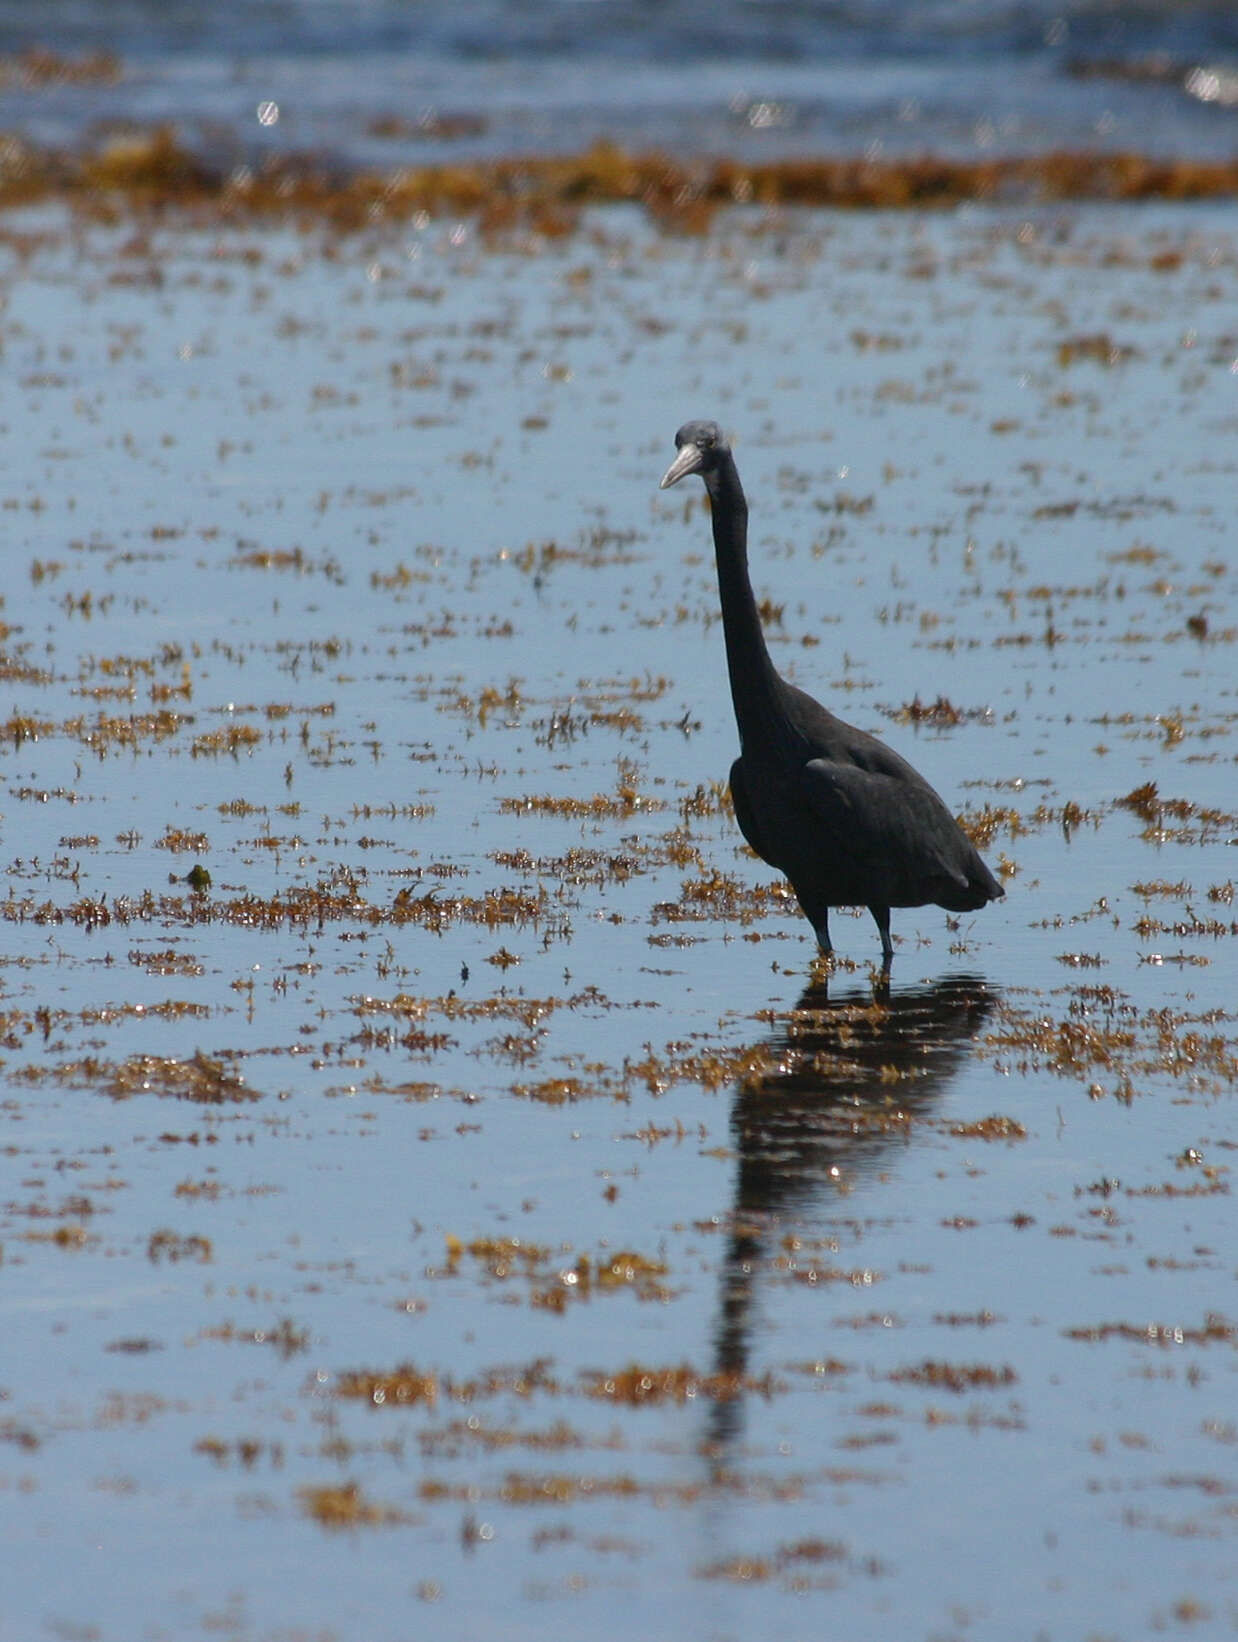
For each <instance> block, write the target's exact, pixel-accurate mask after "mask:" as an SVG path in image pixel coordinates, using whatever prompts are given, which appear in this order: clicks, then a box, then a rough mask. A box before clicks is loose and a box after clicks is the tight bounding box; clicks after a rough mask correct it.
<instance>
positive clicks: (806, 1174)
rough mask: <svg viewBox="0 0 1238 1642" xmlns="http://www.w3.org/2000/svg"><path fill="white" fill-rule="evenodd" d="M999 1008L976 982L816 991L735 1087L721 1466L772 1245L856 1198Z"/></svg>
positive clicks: (722, 1315) (719, 1351)
mask: <svg viewBox="0 0 1238 1642" xmlns="http://www.w3.org/2000/svg"><path fill="white" fill-rule="evenodd" d="M996 1001H997V993H996V991H995V990H994V989H993V988H992V987H990V986H989V985H988V984H987V983H986V982H985V981H983V980H981V979H979V977H977V976H974V975H950V976H945V977H943V978H942V979H940V980H937V981H934V982H932V983H931V984H927V985H923V986H913V987H906V988H900V989H899V990H897V991H892V990H891V989H890V988H889V987H888V986H887V985H886V984H885V983H884V982H880V981H879V982H877V983H876V984H875V985H874V986H873V987H872V988H871V990H869V991H866V992H861V991H859V990H852V991H849V992H847V993H844V994H842V995H841V996H839V997H831V996H830V994H829V982H828V979H826V980H818V981H816V982H814V984H812V985H810V986H809V987H808V988H807V990H806V991H805V992H804V994H803V996H802V997H801V998H800V1000H799V1002H798V1003H797V1004H796V1006H795V1009H794V1011H793V1012H792V1014H791V1015H790V1017H789V1019H787V1020H786V1021H785V1022H784V1023H783V1024H782V1026H781V1028H780V1030H779V1031H778V1032H777V1033H776V1034H775V1035H774V1036H773V1037H772V1038H771V1039H770V1040H769V1042H768V1044H767V1046H766V1049H767V1066H766V1069H765V1070H764V1071H761V1072H758V1073H756V1074H754V1075H752V1076H750V1077H747V1078H745V1079H744V1080H743V1081H741V1083H740V1084H739V1085H738V1086H737V1087H736V1091H735V1103H734V1107H733V1110H732V1113H731V1132H732V1138H733V1144H734V1146H735V1150H736V1153H737V1156H738V1159H739V1172H738V1177H737V1179H736V1185H735V1204H734V1208H733V1211H732V1217H731V1228H730V1233H729V1245H728V1249H727V1254H726V1259H725V1262H724V1265H723V1268H722V1284H721V1296H720V1307H719V1317H718V1324H717V1336H716V1344H715V1354H714V1355H715V1367H716V1371H717V1383H718V1384H720V1385H728V1386H731V1387H733V1388H734V1394H733V1395H730V1396H723V1397H719V1398H718V1399H717V1400H716V1401H715V1402H714V1404H713V1411H712V1416H711V1421H710V1430H709V1437H708V1446H709V1448H710V1450H711V1452H712V1455H713V1457H714V1458H715V1459H721V1458H722V1457H723V1456H724V1454H725V1451H726V1448H727V1446H728V1445H729V1444H730V1442H731V1441H732V1439H733V1438H734V1437H735V1435H736V1434H737V1432H738V1430H739V1428H740V1425H741V1423H742V1387H743V1384H744V1379H745V1376H746V1374H747V1371H748V1358H749V1350H750V1344H751V1334H752V1327H753V1311H754V1305H755V1290H756V1285H757V1282H758V1280H759V1275H760V1271H761V1267H762V1265H763V1263H764V1262H765V1260H766V1259H767V1258H768V1257H769V1254H770V1252H771V1245H772V1244H773V1243H774V1242H775V1241H776V1239H778V1238H779V1237H780V1236H784V1235H785V1234H786V1230H787V1225H788V1221H790V1222H791V1223H792V1224H794V1223H795V1222H797V1221H799V1220H801V1219H802V1218H803V1217H804V1216H806V1215H809V1214H810V1211H811V1207H812V1205H813V1203H814V1202H815V1201H817V1200H820V1199H824V1198H828V1196H829V1194H831V1193H832V1192H836V1191H838V1190H840V1189H853V1188H854V1187H855V1186H856V1185H857V1184H858V1183H860V1182H862V1180H863V1179H864V1177H865V1176H871V1175H873V1174H875V1173H876V1172H877V1171H878V1170H879V1169H880V1168H881V1167H883V1166H884V1165H885V1164H886V1163H888V1162H889V1161H890V1157H891V1153H892V1152H893V1151H895V1150H896V1149H897V1148H899V1147H902V1146H905V1145H906V1144H907V1142H908V1140H909V1138H910V1136H911V1135H912V1134H913V1133H914V1129H915V1125H916V1123H917V1122H918V1121H921V1120H923V1119H924V1118H925V1117H927V1116H928V1115H929V1114H930V1113H931V1112H932V1110H933V1108H934V1107H935V1106H936V1105H937V1103H938V1101H939V1100H940V1098H941V1096H942V1094H943V1093H944V1092H945V1089H946V1087H947V1085H948V1084H949V1083H950V1080H951V1079H952V1078H953V1077H954V1075H955V1073H956V1072H957V1071H958V1069H959V1067H960V1065H961V1064H962V1062H963V1061H964V1060H965V1059H966V1057H967V1055H968V1052H969V1048H970V1045H971V1043H972V1040H973V1039H974V1037H975V1035H976V1033H977V1031H978V1030H979V1028H980V1026H981V1025H982V1023H983V1021H984V1019H985V1017H986V1016H987V1015H988V1014H989V1012H990V1010H991V1009H992V1008H993V1006H994V1004H995V1003H996Z"/></svg>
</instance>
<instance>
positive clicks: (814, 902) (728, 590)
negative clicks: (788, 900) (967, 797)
mask: <svg viewBox="0 0 1238 1642" xmlns="http://www.w3.org/2000/svg"><path fill="white" fill-rule="evenodd" d="M675 448H676V456H675V460H674V461H673V462H672V463H671V465H670V467H669V468H667V470H666V473H665V474H664V475H663V478H662V487H661V488H662V489H663V490H665V489H666V488H667V487H668V486H670V485H674V484H678V483H679V481H680V480H681V479H686V478H687V477H688V475H689V474H693V473H696V474H699V475H700V477H701V479H702V480H703V481H704V484H705V488H706V490H707V491H708V492H709V500H710V504H711V505H710V515H711V526H712V530H713V538H714V556H715V559H716V562H717V570H718V593H719V598H720V601H721V605H722V629H723V634H724V636H725V639H726V656H727V671H728V673H729V675H730V680H731V700H732V702H733V704H734V707H735V720H736V724H737V725H738V728H739V741H740V756H739V757H738V758H737V759H736V760H735V763H734V764H733V765H732V766H731V798H732V800H733V803H734V809H735V819H736V821H737V823H738V825H739V829H740V831H741V832H742V833H743V835H744V837H745V838H746V839H747V841H748V843H749V844H750V845H751V847H752V848H753V849H754V850H755V851H756V853H757V854H758V855H759V856H760V857H761V859H762V860H763V861H766V862H768V863H769V865H770V866H772V867H775V868H776V869H777V870H778V871H779V872H781V873H783V874H784V876H785V877H786V878H788V879H789V880H790V883H791V887H792V889H793V890H794V891H795V894H796V898H797V900H798V901H799V903H800V906H801V907H802V908H803V910H804V913H805V915H806V916H807V918H808V920H809V922H810V923H811V924H812V926H813V929H814V930H815V932H816V936H817V940H818V942H819V943H820V946H821V950H822V952H823V953H824V954H826V955H827V956H828V955H829V954H830V953H831V951H832V947H831V943H830V933H829V908H830V907H836V906H866V907H867V908H868V910H869V911H870V912H871V913H872V915H873V918H874V920H875V922H876V925H877V929H878V932H879V933H880V935H881V960H882V968H883V970H884V971H887V972H888V970H889V968H890V965H891V963H892V962H893V959H894V945H893V942H892V941H891V939H890V908H891V907H892V906H899V907H913V906H926V905H928V904H930V903H932V904H935V905H937V906H941V907H945V908H946V910H947V911H951V912H972V911H975V910H977V909H978V908H980V907H982V906H984V905H985V903H986V902H988V901H995V900H998V899H999V898H1000V897H1001V896H1002V895H1004V894H1005V891H1004V890H1003V889H1002V886H1001V885H1000V884H999V883H998V881H997V879H996V878H995V877H994V876H993V874H992V873H991V872H990V871H989V869H988V867H987V866H986V865H985V863H984V862H983V861H982V860H981V859H980V856H979V854H978V853H977V852H976V850H975V848H974V846H973V845H972V843H971V840H970V839H969V838H968V837H967V835H966V834H965V833H964V832H963V829H962V828H961V827H960V826H959V824H958V822H957V821H956V820H955V818H954V816H953V815H951V813H950V811H949V810H948V809H947V808H946V805H945V804H944V803H943V801H942V799H941V798H940V796H939V795H938V794H937V793H936V792H935V791H934V789H933V788H932V787H931V786H930V785H929V783H928V782H927V781H926V780H925V779H924V777H923V776H922V775H921V774H920V772H919V771H918V770H916V769H914V768H913V767H912V766H911V765H910V764H909V763H908V762H907V760H906V759H905V758H900V757H899V755H898V754H897V753H896V752H894V751H893V750H892V749H891V748H889V747H888V746H886V744H885V742H884V741H882V740H881V739H880V738H879V737H878V736H873V735H869V734H868V733H867V731H865V730H859V729H857V728H856V727H855V726H854V725H852V724H846V723H844V722H843V720H842V719H840V718H835V717H834V715H833V713H830V712H827V711H826V709H825V708H824V707H822V706H821V704H820V702H818V701H814V700H813V698H812V697H811V696H810V695H807V694H806V693H805V692H804V691H803V690H800V689H797V688H796V686H795V685H793V684H789V683H788V682H787V681H786V679H784V678H781V677H780V676H779V674H778V672H777V669H776V668H775V667H774V664H773V662H772V661H771V660H770V657H769V651H768V650H767V648H766V645H765V635H764V633H763V632H762V629H761V617H760V613H759V611H758V608H757V602H756V599H755V597H754V595H753V591H752V583H751V580H750V579H749V575H748V503H747V500H746V498H745V496H744V490H743V486H742V485H741V484H740V482H739V473H738V471H737V469H736V467H735V459H734V457H733V456H732V455H731V448H730V446H729V445H728V443H727V441H726V439H725V437H724V436H723V433H722V430H721V428H720V427H719V426H718V424H717V423H716V422H708V421H700V422H685V423H684V425H683V426H682V427H681V428H680V430H679V432H678V433H677V434H676V435H675Z"/></svg>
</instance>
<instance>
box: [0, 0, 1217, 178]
mask: <svg viewBox="0 0 1238 1642" xmlns="http://www.w3.org/2000/svg"><path fill="white" fill-rule="evenodd" d="M48 47H54V49H55V50H56V52H57V53H60V54H62V55H64V56H66V57H73V56H75V55H80V54H84V53H109V54H112V55H114V57H115V58H116V59H117V64H118V68H119V73H118V74H117V75H116V76H115V77H111V76H105V77H104V80H105V82H107V83H96V84H93V85H87V86H83V85H81V84H73V85H66V84H63V83H60V84H58V83H57V77H56V75H55V74H54V73H52V74H47V75H40V76H38V77H37V83H36V84H34V85H32V84H31V81H30V76H29V75H26V76H23V74H22V73H21V71H20V68H18V67H14V66H11V67H10V70H9V71H8V72H7V73H6V74H5V75H4V77H3V79H0V129H6V128H8V129H15V128H17V129H21V130H22V131H23V132H24V133H25V134H26V135H28V136H30V137H34V138H36V139H38V140H40V141H42V142H48V143H74V142H77V141H79V140H80V139H81V138H82V137H83V136H84V135H86V134H87V133H89V132H90V131H91V129H92V128H96V127H98V126H99V125H100V124H104V125H107V124H109V123H112V122H116V121H126V120H134V119H136V120H141V121H154V120H160V121H164V120H166V121H171V122H174V123H175V125H176V126H177V127H178V129H179V132H180V134H181V136H182V138H183V140H185V141H187V142H189V143H190V144H192V145H195V146H197V147H199V148H201V149H204V150H208V151H211V152H213V153H214V154H215V156H216V157H223V158H229V157H231V158H236V159H238V160H248V159H251V158H252V157H254V156H255V155H257V154H260V153H262V152H264V151H266V150H269V149H271V148H277V149H285V150H286V149H288V148H295V149H309V150H313V151H316V152H320V153H322V154H325V155H327V156H330V157H333V158H334V159H336V160H337V161H339V162H341V163H344V164H358V163H362V164H374V163H399V162H404V161H413V160H417V159H425V158H428V157H432V156H439V157H442V156H444V155H447V154H478V153H512V152H523V151H528V150H536V151H557V150H573V149H577V148H580V147H582V146H585V145H587V144H589V143H590V142H592V141H594V140H596V139H597V138H599V137H609V138H612V139H615V140H617V141H620V142H622V143H625V144H630V145H636V146H640V147H647V146H661V147H666V148H668V149H675V150H679V151H691V152H694V153H696V152H702V151H706V152H713V151H725V152H727V153H733V154H741V155H744V156H752V155H762V156H774V155H784V154H793V153H800V152H822V151H826V152H838V151H846V152H860V151H865V152H869V153H874V154H876V153H880V154H886V155H900V154H908V153H919V152H924V151H932V152H935V153H948V154H952V155H967V154H975V153H988V152H1002V153H1034V152H1040V151H1044V150H1047V149H1054V148H1059V147H1066V148H1089V147H1100V148H1105V149H1115V148H1138V149H1141V150H1147V149H1149V148H1151V149H1154V150H1155V151H1157V152H1158V153H1160V154H1164V155H1166V156H1168V155H1175V156H1184V155H1194V156H1203V155H1208V156H1215V155H1225V154H1228V153H1230V152H1231V151H1232V149H1233V146H1234V140H1235V120H1236V119H1238V8H1235V7H1234V6H1233V5H1232V4H1231V3H1229V0H1199V3H1197V4H1190V3H1186V4H1179V3H1156V4H1152V3H1149V4H1142V5H1141V4H1117V3H1113V0H999V3H994V4H991V5H975V4H970V3H968V0H936V3H928V0H925V3H917V0H838V3H829V0H816V3H804V0H801V3H793V0H719V3H718V4H712V5H708V6H706V5H703V4H700V3H699V0H645V3H643V4H630V3H627V0H488V3H481V0H466V3H464V4H452V3H449V0H419V3H417V4H411V3H406V0H344V3H337V0H255V3H248V0H216V3H213V4H202V3H201V0H166V3H165V0H113V3H95V4H90V3H86V0H44V3H43V4H40V5H38V6H29V5H23V4H19V3H17V0H4V4H2V5H0V49H2V50H3V51H4V52H6V53H14V54H17V53H21V52H22V51H25V50H30V49H31V48H48ZM260 107H261V108H262V109H263V114H262V117H261V118H259V115H258V110H259V108H260Z"/></svg>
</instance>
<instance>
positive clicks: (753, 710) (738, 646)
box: [705, 451, 780, 743]
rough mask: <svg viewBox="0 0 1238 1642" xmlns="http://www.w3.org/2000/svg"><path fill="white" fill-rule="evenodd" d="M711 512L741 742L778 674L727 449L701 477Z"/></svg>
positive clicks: (764, 709)
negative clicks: (753, 580)
mask: <svg viewBox="0 0 1238 1642" xmlns="http://www.w3.org/2000/svg"><path fill="white" fill-rule="evenodd" d="M705 487H706V489H707V490H708V491H709V500H710V505H711V508H712V512H713V528H714V555H715V557H716V559H717V561H718V593H719V596H720V598H721V601H722V627H723V631H724V633H725V634H726V664H727V671H728V673H729V674H730V677H731V699H732V701H733V702H734V703H735V717H736V720H737V722H738V724H739V738H740V741H741V743H743V742H746V741H747V740H748V738H749V737H750V736H752V735H753V734H755V733H758V732H759V731H760V729H761V727H762V725H764V724H767V723H768V721H769V719H770V716H771V714H773V713H774V712H775V711H776V697H777V692H778V685H779V682H780V681H779V678H778V674H777V672H776V671H775V670H774V664H773V662H772V661H771V660H770V659H769V651H768V650H767V649H766V648H765V635H764V634H763V633H762V631H761V618H760V616H759V615H758V614H757V601H756V599H755V598H754V597H753V595H752V583H751V581H749V579H748V503H747V501H746V500H745V499H744V490H743V486H742V485H741V484H740V482H739V474H738V473H737V472H736V470H735V463H734V461H733V460H732V458H731V455H730V452H729V451H728V452H727V454H726V456H724V457H723V459H722V461H721V462H719V464H718V466H717V467H716V468H715V469H713V471H712V472H710V473H708V474H707V475H706V476H705Z"/></svg>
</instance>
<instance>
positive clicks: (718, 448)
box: [658, 422, 730, 490]
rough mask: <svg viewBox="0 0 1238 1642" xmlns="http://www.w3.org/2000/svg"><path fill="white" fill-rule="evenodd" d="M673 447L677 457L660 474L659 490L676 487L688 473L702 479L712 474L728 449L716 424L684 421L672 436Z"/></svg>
mask: <svg viewBox="0 0 1238 1642" xmlns="http://www.w3.org/2000/svg"><path fill="white" fill-rule="evenodd" d="M675 448H676V450H677V451H678V452H679V455H678V456H676V458H675V460H674V461H673V462H672V463H671V465H670V467H668V468H667V470H666V472H665V473H664V474H663V476H662V483H661V485H659V487H658V488H659V490H667V489H668V488H669V487H670V486H671V485H675V484H678V483H679V481H680V480H681V479H684V478H686V477H687V476H688V474H689V473H699V474H700V475H701V476H702V477H703V478H704V477H706V476H707V475H709V474H711V473H713V471H714V470H715V468H716V467H717V466H718V463H719V462H720V461H721V460H722V458H723V457H724V456H725V455H726V454H727V452H728V451H729V449H730V446H729V445H728V444H727V442H726V438H725V436H724V435H723V432H722V429H721V428H720V427H719V426H718V424H717V423H716V422H685V423H684V425H683V427H681V428H680V430H679V432H678V433H677V434H676V435H675Z"/></svg>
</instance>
